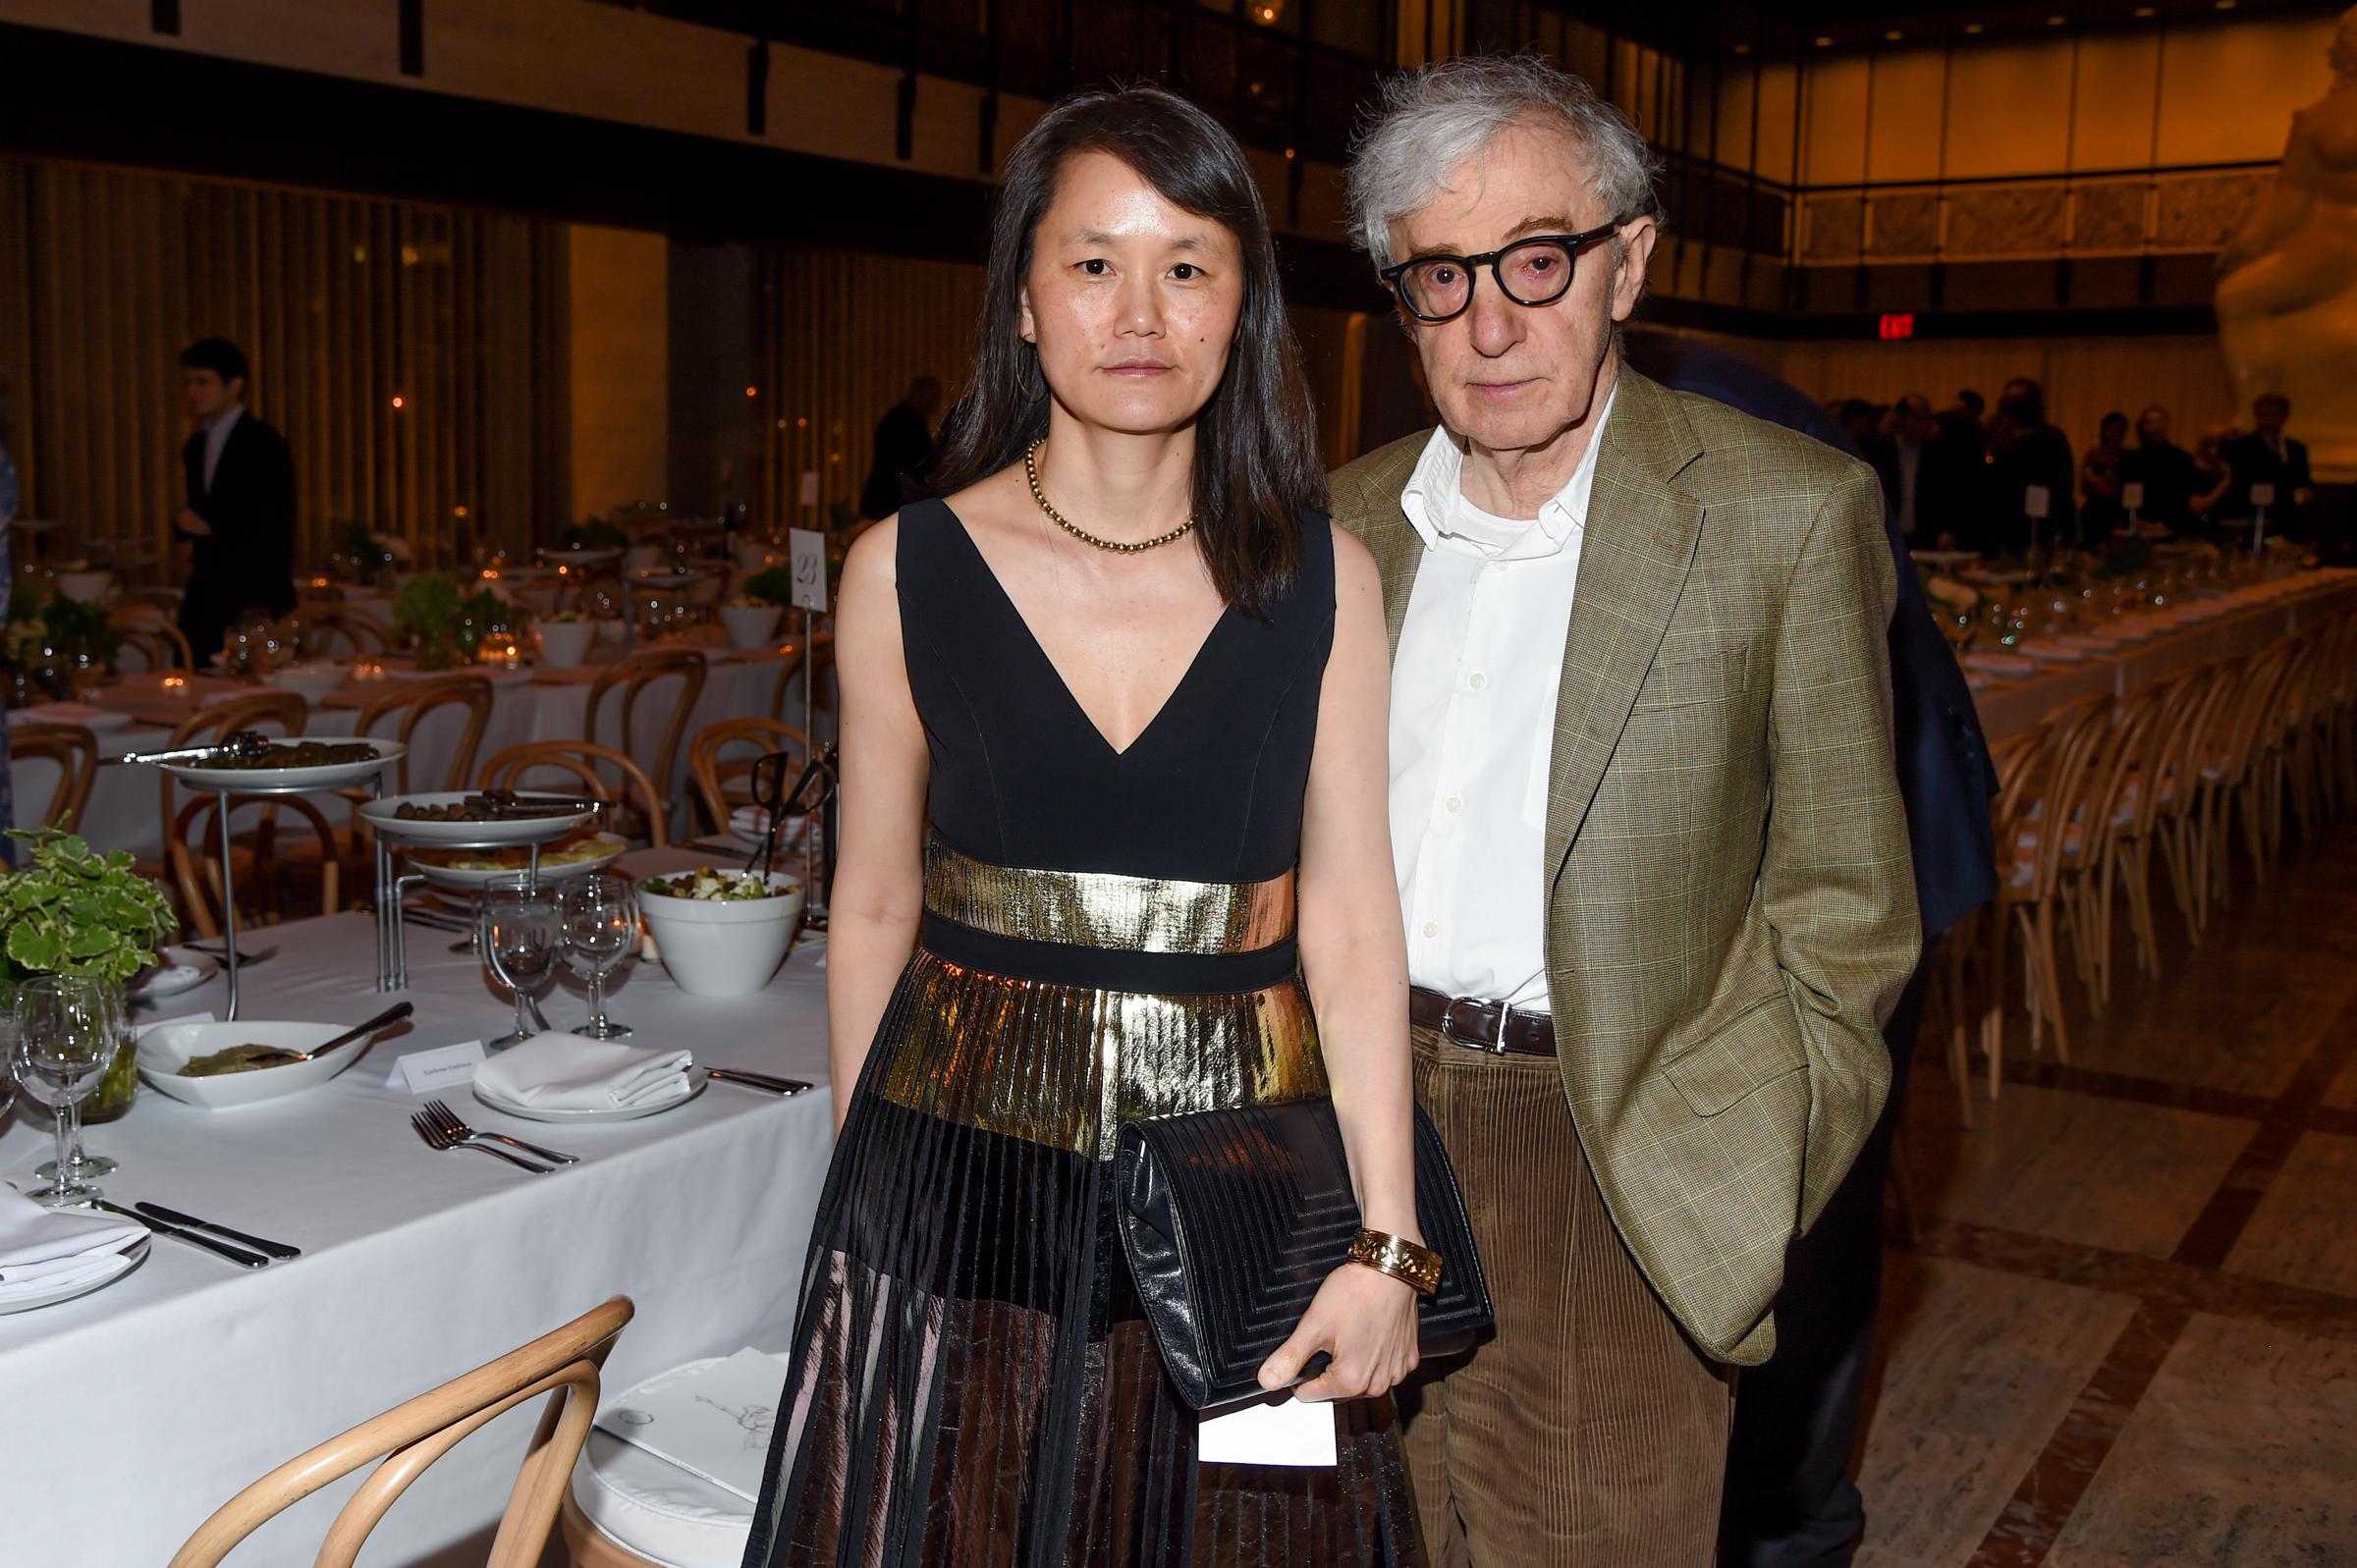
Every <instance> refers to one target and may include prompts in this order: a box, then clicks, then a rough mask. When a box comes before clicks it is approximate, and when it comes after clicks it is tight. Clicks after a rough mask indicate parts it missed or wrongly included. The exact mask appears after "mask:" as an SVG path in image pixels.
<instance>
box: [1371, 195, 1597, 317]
mask: <svg viewBox="0 0 2357 1568" xmlns="http://www.w3.org/2000/svg"><path fill="white" fill-rule="evenodd" d="M1634 221H1635V219H1634V217H1633V216H1631V217H1627V218H1615V219H1614V220H1613V221H1612V222H1610V223H1605V224H1599V225H1597V226H1596V227H1595V228H1593V229H1589V230H1585V231H1583V232H1582V233H1579V234H1534V235H1531V236H1529V237H1528V238H1526V239H1521V240H1517V241H1515V242H1514V243H1512V244H1510V245H1502V246H1500V247H1499V248H1498V249H1496V250H1485V251H1483V252H1482V253H1481V254H1480V255H1477V256H1457V255H1451V254H1449V253H1448V252H1446V251H1439V252H1435V253H1433V254H1431V255H1422V256H1410V257H1408V258H1407V259H1406V260H1405V261H1396V262H1394V263H1393V264H1392V265H1390V266H1388V267H1385V268H1383V269H1381V270H1380V271H1378V272H1377V273H1376V274H1375V276H1377V277H1378V278H1381V279H1382V280H1383V282H1384V286H1385V287H1386V288H1388V289H1390V290H1391V291H1392V297H1394V298H1395V299H1398V301H1399V307H1400V308H1401V309H1403V310H1405V311H1406V312H1407V313H1408V314H1409V315H1411V316H1414V317H1415V318H1416V319H1417V320H1418V321H1421V322H1423V323H1424V324H1425V325H1427V326H1434V327H1437V326H1439V325H1440V324H1441V323H1443V322H1445V321H1454V320H1455V319H1456V318H1457V317H1458V316H1461V315H1463V314H1464V313H1465V312H1466V311H1468V310H1470V309H1472V308H1473V285H1474V283H1475V281H1476V280H1477V279H1478V278H1479V277H1480V276H1481V269H1482V267H1483V266H1484V265H1485V264H1486V265H1487V266H1488V267H1489V269H1490V279H1491V281H1492V282H1494V283H1496V284H1497V285H1498V292H1499V293H1500V294H1502V295H1504V296H1506V297H1507V298H1508V299H1511V300H1512V301H1513V302H1514V303H1516V304H1518V305H1520V306H1521V307H1522V308H1523V309H1525V310H1536V309H1538V308H1539V307H1540V306H1542V305H1551V304H1553V303H1555V302H1556V300H1558V299H1561V298H1562V297H1563V296H1564V295H1566V294H1569V293H1570V292H1571V274H1573V273H1576V272H1577V271H1578V268H1579V255H1580V252H1581V251H1583V250H1585V249H1587V247H1588V246H1590V245H1592V244H1594V243H1596V242H1597V241H1599V240H1603V239H1607V238H1609V237H1611V236H1612V235H1615V234H1617V233H1618V232H1619V231H1620V230H1621V229H1622V228H1624V227H1626V226H1627V225H1628V224H1630V223H1632V222H1634ZM1547 244H1554V245H1562V247H1563V248H1564V249H1565V250H1568V251H1569V252H1570V253H1571V265H1570V267H1569V268H1567V269H1565V276H1564V279H1563V286H1562V288H1561V289H1559V290H1558V291H1556V292H1555V293H1554V294H1552V295H1549V296H1548V297H1546V298H1544V299H1525V298H1523V297H1521V296H1520V295H1517V294H1515V293H1514V291H1513V290H1511V289H1509V288H1507V286H1506V272H1505V270H1504V264H1505V261H1506V258H1507V256H1510V255H1512V254H1513V253H1514V252H1515V251H1517V250H1521V249H1524V248H1526V247H1528V246H1530V245H1547ZM1436 261H1453V262H1455V263H1456V264H1457V265H1458V266H1460V267H1462V268H1464V269H1465V302H1464V303H1463V304H1461V305H1458V306H1457V307H1456V308H1455V309H1454V310H1452V311H1450V312H1449V313H1448V314H1447V315H1445V316H1428V315H1426V314H1425V313H1424V312H1423V311H1421V310H1418V309H1417V308H1416V307H1415V305H1414V303H1413V302H1412V301H1410V300H1409V298H1408V297H1407V291H1406V290H1405V289H1402V288H1400V287H1399V280H1400V278H1401V277H1402V276H1404V275H1405V274H1406V272H1407V270H1408V269H1409V268H1410V267H1424V266H1430V265H1431V264H1432V263H1433V262H1436Z"/></svg>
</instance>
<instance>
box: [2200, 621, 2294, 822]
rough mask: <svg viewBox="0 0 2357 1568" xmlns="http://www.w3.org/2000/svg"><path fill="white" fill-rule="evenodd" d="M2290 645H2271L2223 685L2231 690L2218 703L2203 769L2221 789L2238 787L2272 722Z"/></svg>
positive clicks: (2285, 671) (2290, 655) (2287, 666)
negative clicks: (2217, 721) (2226, 685)
mask: <svg viewBox="0 0 2357 1568" xmlns="http://www.w3.org/2000/svg"><path fill="white" fill-rule="evenodd" d="M2292 652H2293V644H2292V642H2291V641H2290V640H2289V639H2288V638H2286V639H2284V640H2283V641H2280V642H2275V643H2271V644H2270V645H2269V646H2267V647H2265V648H2262V649H2261V650H2260V651H2259V652H2258V653H2256V654H2253V655H2252V656H2251V658H2250V660H2249V662H2248V663H2247V664H2245V665H2244V666H2243V667H2242V669H2241V673H2240V676H2239V678H2230V679H2229V680H2228V681H2227V682H2226V683H2227V684H2229V685H2230V686H2231V687H2232V690H2231V691H2230V692H2228V693H2226V694H2224V696H2223V697H2222V699H2221V702H2220V713H2219V723H2218V725H2217V726H2216V728H2215V730H2214V731H2213V733H2212V735H2211V736H2210V743H2209V749H2208V751H2207V753H2206V754H2205V756H2204V758H2203V766H2204V768H2205V769H2207V770H2210V771H2212V772H2214V773H2215V775H2216V781H2215V782H2216V784H2218V785H2219V786H2220V787H2221V788H2233V787H2235V786H2237V785H2239V784H2241V783H2242V782H2243V780H2244V778H2245V777H2246V776H2247V775H2248V774H2249V772H2250V767H2251V758H2252V757H2253V756H2254V755H2256V754H2257V753H2258V751H2259V749H2260V742H2261V740H2262V738H2263V737H2264V736H2265V735H2266V734H2267V733H2268V731H2269V727H2270V725H2272V724H2273V723H2274V722H2275V699H2276V696H2277V694H2278V693H2279V692H2280V691H2281V689H2282V685H2283V679H2284V676H2285V675H2286V674H2287V673H2288V672H2289V669H2290V665H2291V658H2292Z"/></svg>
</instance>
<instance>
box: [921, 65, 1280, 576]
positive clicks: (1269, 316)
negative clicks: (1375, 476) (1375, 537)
mask: <svg viewBox="0 0 2357 1568" xmlns="http://www.w3.org/2000/svg"><path fill="white" fill-rule="evenodd" d="M1084 152H1106V153H1111V154H1112V155H1113V156H1114V157H1117V158H1119V159H1121V160H1122V162H1124V163H1125V164H1127V165H1128V166H1129V167H1130V168H1132V169H1134V170H1136V171H1137V173H1138V175H1139V177H1140V178H1142V179H1143V180H1144V181H1145V182H1146V183H1147V184H1148V185H1150V186H1152V187H1153V188H1154V189H1156V190H1158V191H1160V192H1161V193H1162V196H1163V198H1164V199H1165V200H1167V201H1169V202H1170V203H1171V204H1172V205H1174V206H1177V207H1179V208H1182V209H1184V210H1185V211H1187V212H1191V213H1194V214H1195V215H1196V216H1198V217H1203V218H1209V219H1211V220H1212V221H1213V222H1214V223H1217V224H1220V225H1222V226H1223V227H1225V228H1226V229H1227V230H1228V231H1229V232H1230V233H1232V234H1233V235H1234V236H1235V240H1236V247H1237V249H1238V251H1239V252H1240V253H1241V255H1242V258H1243V267H1244V300H1243V308H1242V310H1241V312H1240V313H1239V314H1238V316H1237V318H1236V324H1235V337H1234V339H1233V341H1232V342H1231V344H1230V346H1229V350H1228V368H1227V373H1226V374H1225V375H1224V376H1222V377H1221V380H1220V384H1219V387H1218V388H1217V390H1215V391H1214V392H1213V393H1212V395H1211V401H1210V402H1209V403H1207V404H1205V405H1204V406H1203V409H1202V411H1201V412H1200V413H1199V414H1197V415H1196V418H1195V483H1194V513H1195V517H1196V519H1197V520H1196V524H1195V537H1196V540H1197V542H1198V543H1199V544H1200V546H1201V548H1202V551H1203V560H1204V563H1205V565H1207V566H1208V567H1209V568H1210V569H1211V580H1212V582H1213V584H1214V585H1215V586H1216V587H1217V588H1218V589H1219V591H1220V595H1221V597H1222V598H1224V599H1226V600H1227V601H1228V602H1229V603H1230V604H1232V605H1234V606H1235V607H1237V608H1238V609H1240V610H1243V611H1244V612H1246V613H1247V614H1251V615H1263V614H1265V613H1266V612H1267V609H1268V606H1269V603H1270V601H1271V600H1272V599H1273V598H1274V597H1275V596H1276V595H1277V594H1278V593H1280V592H1282V591H1283V590H1284V589H1285V587H1286V586H1287V585H1288V583H1290V581H1291V580H1292V574H1293V569H1294V568H1295V567H1296V566H1297V565H1298V564H1299V561H1300V556H1301V536H1300V532H1299V529H1298V526H1297V522H1296V519H1297V518H1298V516H1299V514H1301V513H1302V512H1304V511H1306V510H1308V509H1311V508H1321V507H1324V506H1325V504H1326V468H1325V464H1324V463H1323V462H1321V461H1320V460H1319V458H1318V433H1317V415H1316V411H1315V410H1314V408H1313V407H1312V406H1311V404H1310V397H1309V381H1308V378H1307V377H1306V376H1305V375H1304V374H1303V373H1302V369H1301V346H1300V344H1299V343H1298V342H1297V341H1296V340H1295V339H1294V337H1293V329H1292V323H1291V322H1290V321H1289V320H1288V319H1287V317H1286V313H1285V298H1284V296H1283V295H1282V294H1281V293H1280V292H1279V289H1278V284H1277V249H1276V246H1275V245H1274V244H1273V243H1271V241H1270V239H1269V220H1268V215H1267V213H1266V212H1264V211H1263V210H1262V208H1261V204H1260V188H1259V186H1257V185H1256V184H1254V183H1253V179H1252V171H1251V169H1250V168H1249V167H1248V166H1247V165H1246V164H1245V162H1244V155H1243V151H1242V149H1240V148H1239V147H1237V146H1236V144H1235V138H1234V137H1233V136H1231V135H1229V134H1228V133H1227V131H1226V130H1224V129H1222V127H1221V126H1220V123H1219V122H1218V121H1216V120H1214V119H1212V118H1211V116H1209V115H1207V114H1205V113H1204V112H1203V111H1202V110H1200V109H1198V108H1196V107H1195V106H1194V105H1193V104H1191V103H1188V102H1187V101H1186V100H1185V99H1183V98H1180V97H1178V95H1177V94H1175V93H1171V92H1166V91H1164V90H1163V89H1162V88H1160V87H1129V88H1125V89H1123V90H1121V91H1118V92H1090V93H1082V94H1079V95H1077V96H1074V97H1070V98H1067V99H1065V100H1064V101H1063V102H1062V103H1059V104H1058V105H1056V107H1055V108H1053V109H1050V110H1049V111H1048V113H1047V115H1046V117H1045V118H1043V119H1042V120H1041V121H1040V122H1039V123H1038V124H1037V125H1035V126H1033V127H1032V128H1031V130H1030V131H1029V132H1028V133H1026V134H1025V135H1024V136H1023V139H1022V140H1021V141H1019V142H1017V143H1016V144H1015V148H1014V153H1013V155H1012V156H1010V157H1009V158H1008V160H1007V175H1006V180H1005V182H1004V184H1003V185H1002V186H1001V188H1000V190H999V199H998V209H997V213H996V215H995V217H994V218H993V220H992V224H991V235H990V270H989V274H988V276H987V277H986V278H985V279H984V281H983V285H982V316H981V321H980V323H979V326H978V328H977V342H976V344H975V352H974V375H973V379H972V380H971V381H970V382H969V383H968V384H967V386H966V389H965V395H964V396H963V397H961V398H959V400H958V406H957V407H956V408H954V409H952V410H951V412H950V416H949V418H948V419H947V420H945V421H944V425H945V427H946V428H945V431H944V435H943V442H942V449H941V453H940V456H939V457H938V458H937V459H936V460H935V461H934V464H933V469H932V472H931V474H930V476H929V477H930V481H931V487H932V488H933V489H934V490H935V491H936V492H938V493H940V494H944V495H946V494H948V493H950V492H951V491H954V490H961V489H963V488H965V487H966V486H967V485H970V484H973V483H975V482H977V481H979V480H981V479H984V478H987V477H988V476H989V475H991V474H994V473H997V472H998V471H999V470H1000V469H1002V468H1005V467H1008V466H1009V465H1011V464H1013V463H1016V462H1019V461H1021V460H1022V457H1023V453H1024V450H1025V449H1027V448H1028V447H1029V446H1030V445H1031V443H1033V442H1034V441H1037V440H1038V439H1039V438H1040V437H1042V436H1044V435H1046V434H1047V433H1048V389H1047V382H1046V379H1045V378H1044V377H1043V376H1042V374H1041V373H1040V367H1039V357H1038V352H1037V351H1036V350H1035V349H1033V347H1032V346H1031V345H1030V344H1028V343H1025V342H1024V341H1023V340H1022V337H1021V335H1020V332H1019V331H1018V328H1019V326H1020V324H1021V320H1022V287H1023V281H1024V279H1025V278H1026V277H1027V276H1028V275H1029V274H1030V271H1031V242H1032V236H1033V235H1034V234H1035V233H1037V232H1038V229H1039V224H1040V220H1041V219H1042V218H1043V217H1045V216H1046V214H1047V210H1048V207H1049V205H1050V203H1052V202H1053V201H1054V200H1055V199H1056V183H1057V180H1058V178H1059V177H1060V176H1061V175H1062V174H1063V172H1064V168H1065V165H1066V164H1067V163H1068V162H1069V160H1070V159H1072V158H1073V157H1075V156H1076V155H1078V154H1080V153H1084Z"/></svg>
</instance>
